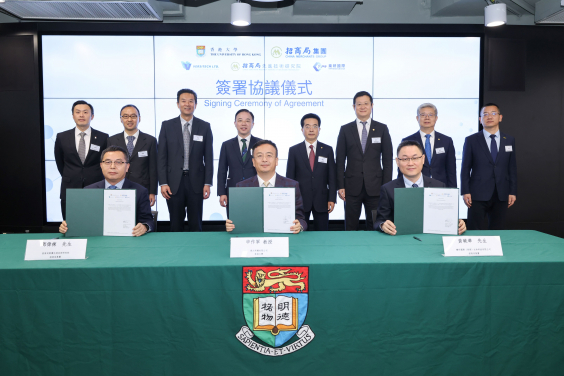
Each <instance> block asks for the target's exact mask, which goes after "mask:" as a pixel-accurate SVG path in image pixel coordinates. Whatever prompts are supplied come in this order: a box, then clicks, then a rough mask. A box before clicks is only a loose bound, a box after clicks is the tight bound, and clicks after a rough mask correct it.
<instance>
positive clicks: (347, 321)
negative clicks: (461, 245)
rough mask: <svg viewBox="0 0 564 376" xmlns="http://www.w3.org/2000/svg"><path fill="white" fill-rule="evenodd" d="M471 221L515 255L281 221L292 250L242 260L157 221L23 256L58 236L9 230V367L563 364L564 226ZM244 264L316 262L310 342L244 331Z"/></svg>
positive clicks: (291, 371)
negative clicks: (251, 345)
mask: <svg viewBox="0 0 564 376" xmlns="http://www.w3.org/2000/svg"><path fill="white" fill-rule="evenodd" d="M265 235H266V234H254V237H261V236H265ZM467 235H500V236H501V241H502V245H503V252H504V256H503V257H468V258H463V257H456V258H446V257H443V256H441V254H442V253H443V246H442V237H441V236H439V235H426V234H422V235H418V237H419V238H420V239H421V240H422V241H418V240H415V239H413V236H411V235H405V236H396V237H392V236H388V235H385V234H382V233H379V232H319V233H315V232H304V233H301V234H298V235H281V236H289V238H290V257H289V258H279V259H274V258H253V259H242V258H234V259H230V258H229V245H230V238H231V236H234V235H231V234H228V233H151V234H148V235H146V236H143V237H140V238H119V237H92V238H88V247H87V252H86V255H87V257H88V258H87V259H86V260H57V261H24V253H25V246H26V240H27V239H49V238H50V237H52V236H49V234H34V235H0V375H2V376H8V375H17V376H22V375H34V376H35V375H57V376H62V375H79V376H86V375H96V376H100V375H120V376H121V375H258V374H263V373H264V374H267V375H302V374H303V375H307V376H311V375H343V374H344V375H561V374H564V240H563V239H560V238H556V237H553V236H550V235H545V234H542V233H539V232H535V231H493V232H488V231H469V232H468V234H467ZM239 236H243V235H239ZM245 266H293V267H300V266H307V267H309V287H308V293H309V295H308V298H309V307H308V311H307V317H306V318H305V321H304V325H307V326H309V328H310V329H311V331H312V332H314V333H315V338H314V339H313V340H312V341H311V342H310V343H308V344H307V346H305V347H303V348H301V349H300V350H298V351H296V352H293V353H291V354H288V355H284V356H278V357H271V356H265V355H261V354H258V353H256V352H254V351H251V350H250V349H248V348H247V347H245V346H244V345H243V344H242V343H241V342H239V340H238V339H237V338H236V334H237V333H238V332H239V330H241V327H243V326H245V325H247V323H246V321H245V318H244V316H243V304H242V300H243V288H242V286H243V275H244V267H245ZM296 339H297V337H294V338H293V339H291V340H290V341H288V342H287V343H286V345H287V344H289V343H292V342H293V341H294V340H296ZM254 340H256V341H257V342H260V341H259V340H257V339H256V337H254Z"/></svg>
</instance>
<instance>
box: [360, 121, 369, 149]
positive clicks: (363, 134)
mask: <svg viewBox="0 0 564 376" xmlns="http://www.w3.org/2000/svg"><path fill="white" fill-rule="evenodd" d="M366 123H367V122H366V121H361V122H360V124H362V140H361V142H362V152H363V153H364V150H365V149H366V141H367V140H368V132H366Z"/></svg>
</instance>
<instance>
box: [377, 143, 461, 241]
mask: <svg viewBox="0 0 564 376" xmlns="http://www.w3.org/2000/svg"><path fill="white" fill-rule="evenodd" d="M424 161H425V151H424V150H423V146H421V144H420V143H419V142H417V141H411V140H407V141H402V142H401V143H400V144H399V145H398V150H397V158H396V164H397V165H398V168H399V169H400V171H401V173H402V174H403V177H399V178H397V179H395V180H392V181H391V182H389V183H386V184H384V185H383V186H382V189H381V190H380V202H379V203H378V212H377V213H376V222H375V223H374V229H375V230H379V231H382V232H385V233H386V234H390V235H395V234H396V233H397V230H396V225H394V222H393V220H394V188H422V187H428V188H441V187H444V186H445V183H443V182H441V181H438V180H435V179H432V178H429V177H427V176H425V175H423V174H422V173H421V170H423V164H424ZM464 231H466V223H464V221H463V220H462V219H459V220H458V235H462V233H463V232H464Z"/></svg>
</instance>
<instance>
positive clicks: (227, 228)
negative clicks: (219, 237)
mask: <svg viewBox="0 0 564 376" xmlns="http://www.w3.org/2000/svg"><path fill="white" fill-rule="evenodd" d="M234 228H235V225H234V224H233V221H232V220H231V219H228V220H227V221H225V231H227V232H231V231H233V229H234Z"/></svg>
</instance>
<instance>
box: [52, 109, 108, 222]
mask: <svg viewBox="0 0 564 376" xmlns="http://www.w3.org/2000/svg"><path fill="white" fill-rule="evenodd" d="M72 118H73V120H74V122H75V124H76V127H75V128H73V129H70V130H68V131H64V132H61V133H58V134H57V139H56V140H55V162H56V163H57V169H58V170H59V173H60V174H61V212H62V213H63V219H65V218H66V207H67V188H84V187H85V186H87V185H90V184H93V183H96V182H97V181H99V180H102V179H103V178H104V175H102V169H101V168H100V152H102V151H103V150H105V149H106V143H107V140H108V135H107V134H106V133H103V132H99V131H97V130H94V129H92V128H91V127H90V122H91V121H92V120H93V119H94V107H92V105H91V104H90V103H87V102H85V101H76V102H74V103H73V105H72Z"/></svg>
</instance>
